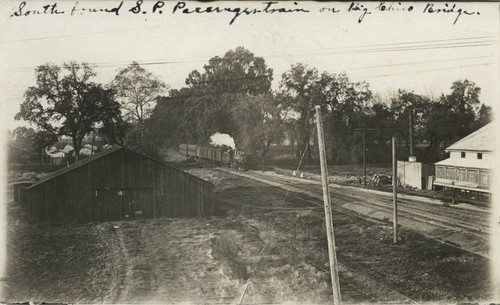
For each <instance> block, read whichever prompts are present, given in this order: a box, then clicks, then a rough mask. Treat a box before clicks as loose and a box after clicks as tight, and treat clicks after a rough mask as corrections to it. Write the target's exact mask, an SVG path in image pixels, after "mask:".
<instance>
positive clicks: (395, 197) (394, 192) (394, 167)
mask: <svg viewBox="0 0 500 305" xmlns="http://www.w3.org/2000/svg"><path fill="white" fill-rule="evenodd" d="M397 165H398V164H397V160H396V137H395V136H393V137H392V201H393V205H394V210H393V215H392V223H393V226H394V239H393V243H395V244H396V243H397V242H398V170H397Z"/></svg>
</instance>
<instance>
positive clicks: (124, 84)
mask: <svg viewBox="0 0 500 305" xmlns="http://www.w3.org/2000/svg"><path fill="white" fill-rule="evenodd" d="M110 87H111V88H113V89H114V90H115V92H116V93H117V96H118V98H119V100H120V103H121V105H122V109H123V110H124V111H125V118H126V119H127V120H128V121H129V122H132V123H134V124H137V125H138V127H139V128H138V130H139V134H140V143H141V144H144V128H145V126H144V125H145V120H146V119H147V118H148V117H149V116H150V115H151V113H152V111H153V109H154V107H155V105H156V99H157V97H158V96H161V95H162V94H163V93H165V90H166V89H167V86H166V85H165V83H163V81H161V80H160V79H159V78H158V77H157V76H155V75H154V74H153V73H151V72H149V71H147V70H146V69H144V68H143V67H141V66H140V65H139V64H138V63H137V62H133V63H132V64H131V65H130V66H128V67H126V68H123V69H120V70H119V72H118V74H117V75H116V76H115V78H114V80H113V81H112V82H111V84H110Z"/></svg>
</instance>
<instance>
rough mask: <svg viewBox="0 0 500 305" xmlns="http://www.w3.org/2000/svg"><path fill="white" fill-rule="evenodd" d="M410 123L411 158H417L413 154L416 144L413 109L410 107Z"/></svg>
mask: <svg viewBox="0 0 500 305" xmlns="http://www.w3.org/2000/svg"><path fill="white" fill-rule="evenodd" d="M408 122H409V124H410V126H409V127H410V131H409V134H410V156H415V155H414V154H413V150H414V144H413V107H412V106H410V113H409V118H408Z"/></svg>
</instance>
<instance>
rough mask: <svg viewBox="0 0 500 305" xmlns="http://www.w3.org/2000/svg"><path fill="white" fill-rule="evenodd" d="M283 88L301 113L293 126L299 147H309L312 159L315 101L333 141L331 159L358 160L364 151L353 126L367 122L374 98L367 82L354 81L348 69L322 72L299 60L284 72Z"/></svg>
mask: <svg viewBox="0 0 500 305" xmlns="http://www.w3.org/2000/svg"><path fill="white" fill-rule="evenodd" d="M280 88H281V90H282V92H284V93H285V94H287V95H288V97H289V98H288V101H287V102H286V106H287V107H289V108H290V109H291V110H292V111H293V112H295V113H297V114H298V118H297V119H296V120H295V126H294V127H295V130H296V132H297V134H298V137H299V143H298V144H299V149H300V151H304V149H305V148H306V147H308V151H309V161H310V160H311V152H310V146H308V143H309V142H310V141H311V136H312V134H311V132H312V130H313V129H314V115H315V111H314V106H315V105H320V106H321V107H322V110H323V112H324V113H325V114H326V116H325V133H326V136H327V138H328V139H329V142H330V143H331V144H330V145H329V146H330V148H329V153H330V156H331V158H332V161H334V162H344V161H355V160H353V159H357V158H358V156H360V155H361V153H360V150H361V148H360V146H359V145H360V144H359V145H358V144H357V143H360V141H358V139H357V138H356V137H357V134H356V133H355V131H354V129H355V128H356V127H362V126H363V125H364V124H363V122H364V121H363V118H364V116H365V110H366V107H367V104H368V102H369V101H370V99H371V91H370V90H369V86H368V84H367V83H365V82H358V83H356V82H351V81H350V80H349V78H348V77H347V75H346V74H345V73H341V74H330V73H328V72H323V73H322V74H321V75H319V73H318V71H317V69H315V68H309V67H308V66H306V65H304V64H300V63H299V64H295V65H292V67H291V69H290V70H289V71H287V72H285V73H284V74H283V76H282V81H281V84H280Z"/></svg>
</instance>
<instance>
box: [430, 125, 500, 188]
mask: <svg viewBox="0 0 500 305" xmlns="http://www.w3.org/2000/svg"><path fill="white" fill-rule="evenodd" d="M495 132H496V130H495V128H494V122H492V123H489V124H488V125H486V126H484V127H482V128H480V129H478V130H476V131H475V132H473V133H471V134H470V135H468V136H466V137H465V138H463V139H461V140H459V141H457V142H455V143H453V144H452V145H451V146H449V147H448V148H446V152H449V153H450V157H449V158H448V159H445V160H442V161H439V162H437V163H436V181H435V182H434V184H435V185H438V186H442V187H444V189H453V190H455V189H459V190H463V191H464V192H466V193H467V192H474V193H476V194H478V193H483V194H489V193H491V192H492V190H491V173H492V169H493V164H494V160H495V159H494V154H493V151H494V147H495V145H496V144H495V143H496V138H495V136H496V135H495Z"/></svg>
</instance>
